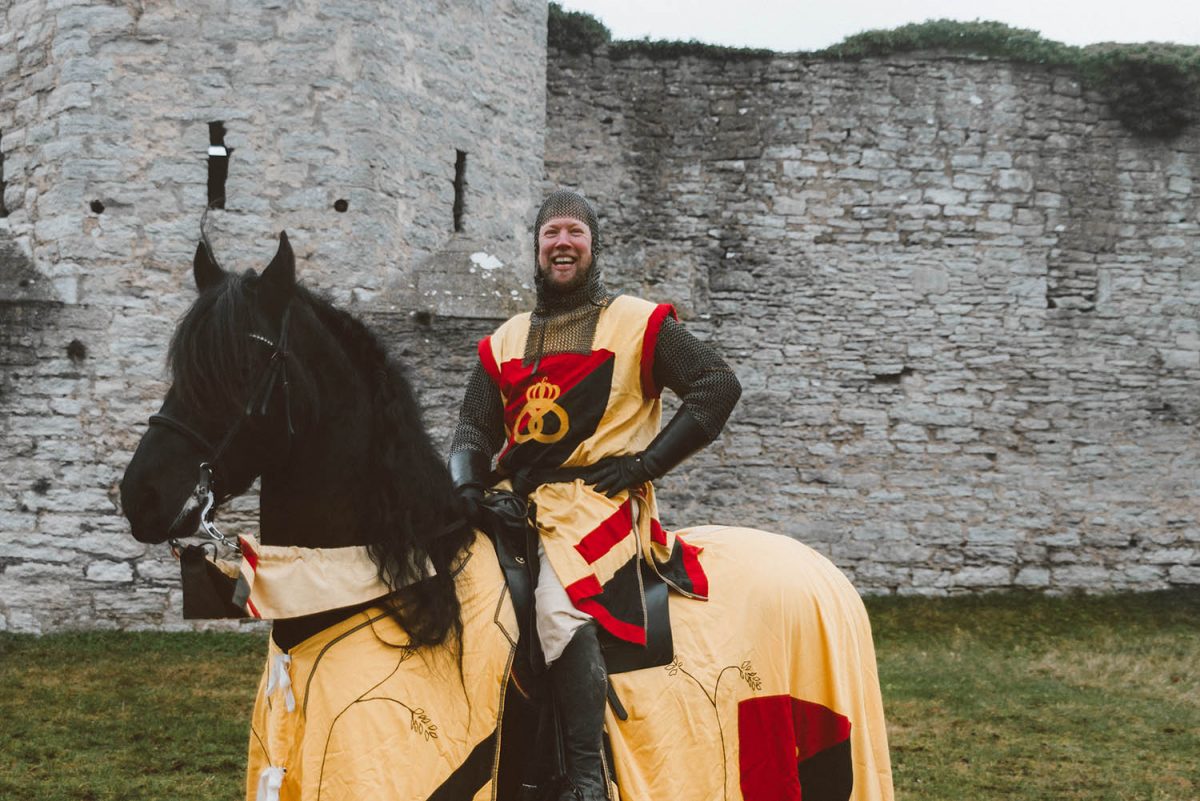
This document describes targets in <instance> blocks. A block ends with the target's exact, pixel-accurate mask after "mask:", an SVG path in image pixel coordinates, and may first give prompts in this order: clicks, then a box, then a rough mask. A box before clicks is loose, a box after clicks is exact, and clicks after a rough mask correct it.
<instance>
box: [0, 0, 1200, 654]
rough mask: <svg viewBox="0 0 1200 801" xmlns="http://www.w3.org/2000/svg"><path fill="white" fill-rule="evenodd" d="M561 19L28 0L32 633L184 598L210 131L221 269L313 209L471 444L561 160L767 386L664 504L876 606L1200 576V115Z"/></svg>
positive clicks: (444, 6) (1058, 80) (22, 574)
mask: <svg viewBox="0 0 1200 801" xmlns="http://www.w3.org/2000/svg"><path fill="white" fill-rule="evenodd" d="M545 18H546V10H545V6H544V5H543V4H542V3H540V2H535V0H510V2H501V0H494V2H490V1H488V0H481V1H480V2H478V3H473V4H463V3H454V4H450V3H439V2H433V0H430V1H429V2H423V3H418V2H408V3H401V4H395V3H386V4H384V3H366V4H363V3H341V2H332V3H323V4H311V3H307V2H301V0H296V2H280V1H276V2H267V3H248V2H241V0H225V1H224V2H202V3H190V4H183V3H155V4H135V3H119V2H113V3H98V2H69V1H68V2H49V0H13V2H10V3H8V4H7V5H6V6H4V8H3V10H0V155H2V157H3V161H2V162H0V169H2V172H0V181H2V182H3V185H4V190H3V196H4V203H3V206H2V207H0V459H3V465H4V469H3V472H2V474H0V630H9V631H48V630H53V629H57V628H65V627H114V626H119V627H136V626H163V627H176V626H181V625H184V624H182V623H181V621H180V620H179V617H178V614H179V611H178V610H179V599H178V590H177V586H178V583H177V578H176V566H175V564H174V562H173V560H172V559H171V558H170V556H169V555H168V554H167V552H166V549H165V547H152V548H147V547H145V546H142V545H140V544H138V543H136V542H134V541H133V540H132V538H131V537H130V536H129V534H128V531H127V526H126V524H125V522H124V520H123V518H121V517H120V515H119V510H118V509H117V482H118V480H119V478H120V474H121V471H122V470H123V468H124V465H125V463H126V462H127V460H128V458H129V456H130V454H131V452H132V449H133V447H134V445H135V444H136V441H137V438H138V436H139V435H140V433H141V431H142V430H143V429H142V426H143V421H144V420H145V418H146V417H147V416H148V415H149V414H150V413H151V412H153V411H154V409H155V408H156V406H157V403H158V400H159V399H160V398H161V396H162V393H163V391H164V389H165V378H166V376H165V371H164V369H163V354H164V351H165V346H166V342H167V339H168V338H169V335H170V331H171V329H172V327H173V325H174V322H175V320H176V318H177V317H178V315H179V314H180V313H181V312H182V311H183V309H184V308H185V307H186V306H187V304H188V302H189V300H190V298H191V294H192V290H191V286H190V270H189V269H188V265H189V263H190V258H191V253H192V250H193V249H194V247H195V241H196V232H197V225H198V218H199V213H200V210H201V209H202V208H203V207H204V206H205V204H206V202H207V181H208V163H207V158H208V156H207V153H206V151H207V148H208V146H209V144H210V139H209V137H210V123H214V122H218V121H219V122H222V123H224V127H225V130H226V134H225V138H224V141H225V144H226V146H227V147H229V148H232V155H231V157H230V162H229V176H228V180H227V184H226V195H227V198H226V201H227V202H226V208H225V209H224V210H216V211H214V212H212V213H211V214H210V217H209V222H210V226H211V229H212V238H213V240H214V243H215V245H216V248H217V252H218V256H219V257H220V258H222V259H223V260H224V261H225V262H226V266H227V267H230V268H233V269H245V268H247V267H261V266H262V265H263V264H265V263H266V261H267V260H268V259H269V257H270V255H271V253H272V252H273V250H274V246H275V243H274V237H275V235H276V234H277V232H278V230H279V229H280V228H287V230H288V232H289V235H290V236H291V238H292V241H293V244H294V246H295V247H296V249H297V253H298V256H299V258H300V271H301V278H302V279H303V280H305V281H306V282H308V283H309V284H310V285H315V286H316V287H318V288H319V289H321V290H323V291H325V292H327V293H329V294H330V295H332V296H333V297H334V298H335V299H336V300H338V301H339V302H341V303H343V304H346V305H348V306H350V307H351V308H352V309H354V310H356V311H357V312H358V313H360V314H362V315H363V316H364V317H365V318H366V319H367V320H368V322H370V323H371V324H372V325H373V326H375V327H376V329H377V330H378V331H379V332H380V333H381V335H382V336H383V337H384V338H385V340H386V341H387V342H389V343H391V344H392V346H393V348H394V350H395V353H396V355H397V356H399V357H400V358H401V359H402V360H404V362H405V363H406V364H407V365H408V367H409V370H410V374H411V375H412V377H413V380H414V383H415V384H416V385H417V388H418V391H419V395H420V398H421V400H422V403H423V405H424V407H425V412H426V418H427V421H428V422H429V424H430V425H431V426H432V428H433V431H434V434H435V436H436V438H437V441H438V442H440V443H441V444H442V445H443V446H445V445H447V444H448V442H449V436H450V432H451V427H452V424H453V420H454V417H455V414H456V410H457V405H458V401H459V397H460V394H461V390H462V385H463V382H464V380H465V375H466V371H467V369H468V367H469V364H470V361H471V358H472V353H473V351H472V347H471V345H472V343H473V341H474V340H476V339H477V338H478V337H479V336H481V335H482V334H484V333H486V332H487V331H489V330H490V329H491V328H492V327H493V326H494V325H495V324H496V322H497V320H498V319H499V318H502V317H503V316H504V315H506V314H507V313H509V312H511V311H513V310H515V309H517V308H523V307H525V306H526V304H527V301H528V286H526V284H527V283H528V277H529V276H528V272H529V269H530V267H529V264H530V256H529V253H528V243H527V235H526V234H525V232H524V231H525V227H526V225H527V224H528V219H529V217H530V216H531V211H532V209H533V208H534V207H535V206H536V202H537V197H538V193H539V191H540V189H541V188H542V187H541V186H539V181H538V177H539V176H541V175H543V164H544V169H545V177H546V184H547V185H557V184H567V185H573V186H579V187H582V188H584V189H585V191H587V192H588V194H590V195H591V196H592V197H593V198H595V199H596V201H597V203H598V205H599V208H600V211H601V216H602V219H603V221H604V225H605V236H606V239H607V240H608V241H609V243H610V249H609V252H608V253H607V254H606V256H605V264H606V270H607V274H608V275H609V277H610V278H611V279H612V280H613V282H614V283H615V284H617V285H618V286H619V287H621V288H623V289H626V290H629V291H632V292H636V293H638V294H641V295H643V296H645V297H650V298H654V299H659V300H669V301H672V302H674V303H676V304H677V306H678V308H679V310H680V312H681V314H682V316H683V317H684V319H685V320H686V321H687V323H688V325H689V326H690V327H691V328H692V330H694V331H696V332H697V334H699V335H700V336H702V337H705V338H709V339H711V340H712V341H714V342H715V343H716V344H717V345H718V346H719V347H720V349H721V350H722V351H723V352H724V353H725V355H726V356H727V357H728V358H729V360H730V361H731V362H732V363H733V364H734V365H735V367H736V369H737V370H738V372H739V375H740V376H741V378H742V381H743V384H744V386H745V388H746V392H745V395H744V397H743V401H742V403H741V405H740V407H739V408H738V409H737V410H736V411H735V413H734V418H733V420H732V421H731V423H730V425H729V428H728V429H727V431H726V433H725V434H724V436H723V437H722V439H721V440H720V441H719V442H718V443H717V444H716V445H714V446H713V447H711V448H709V449H708V450H706V451H705V452H703V453H702V454H700V455H699V456H697V457H696V458H695V459H694V460H693V461H692V462H691V463H690V464H689V465H688V466H687V467H686V468H685V469H682V470H680V471H679V472H678V473H677V474H676V475H672V476H670V477H668V478H667V479H666V480H665V481H664V482H662V493H661V498H662V506H663V516H664V520H665V522H666V523H667V524H668V525H672V526H676V527H678V526H682V525H689V524H695V523H703V522H736V523H743V524H750V525H756V526H758V527H761V528H767V529H771V530H777V531H781V532H784V533H787V534H790V535H792V536H796V537H799V538H801V539H803V540H805V541H807V542H809V543H811V544H813V545H814V546H816V547H817V548H819V549H820V550H822V551H824V552H825V553H828V554H829V555H831V556H832V557H833V558H834V560H835V561H836V562H837V563H838V564H840V565H841V566H842V567H844V568H846V569H847V571H848V572H849V573H850V574H851V575H852V577H853V578H854V579H855V580H856V582H857V583H858V585H859V587H860V588H862V589H863V590H864V591H867V592H888V591H901V592H926V593H944V592H959V591H968V590H975V589H988V588H1004V587H1014V586H1015V587H1031V588H1037V589H1045V590H1050V591H1062V590H1069V589H1076V588H1078V589H1087V590H1110V589H1155V588H1161V587H1166V586H1170V585H1181V584H1196V583H1200V557H1198V555H1197V551H1198V549H1200V520H1198V518H1200V512H1198V509H1197V501H1196V500H1195V499H1196V497H1197V495H1198V493H1197V490H1198V489H1200V487H1198V486H1197V475H1198V473H1197V462H1198V455H1200V442H1198V435H1197V432H1196V428H1195V425H1196V420H1197V419H1198V418H1200V399H1198V398H1200V394H1198V393H1197V389H1198V383H1200V322H1198V316H1197V311H1198V309H1197V306H1198V304H1200V266H1198V265H1197V263H1196V257H1195V254H1196V253H1197V252H1198V251H1197V245H1198V244H1200V242H1198V239H1200V236H1198V234H1200V219H1198V214H1200V208H1198V206H1197V202H1196V200H1195V197H1194V191H1193V186H1194V182H1195V181H1196V180H1197V172H1198V168H1200V133H1198V132H1197V130H1195V129H1189V130H1188V131H1186V132H1185V133H1184V134H1183V136H1181V137H1179V138H1177V139H1175V140H1174V141H1171V142H1156V141H1143V140H1138V139H1136V138H1134V137H1132V136H1131V135H1129V134H1128V133H1127V132H1125V131H1124V130H1123V129H1122V128H1121V127H1120V126H1119V125H1118V124H1117V123H1116V122H1115V120H1113V119H1112V118H1111V116H1110V115H1109V113H1108V111H1107V109H1106V108H1105V106H1104V105H1103V103H1102V102H1101V101H1099V100H1098V99H1097V98H1095V97H1093V96H1091V95H1090V94H1088V93H1086V92H1083V91H1081V89H1080V87H1079V86H1078V84H1077V83H1076V82H1075V81H1074V79H1073V78H1072V76H1071V75H1069V74H1067V73H1064V72H1057V71H1053V70H1047V69H1045V68H1039V67H1034V66H1024V65H1014V64H1008V63H1003V62H996V61H987V60H971V59H962V58H942V57H938V56H937V55H928V56H922V57H904V58H893V59H884V60H874V61H865V62H861V63H840V64H839V63H824V62H806V61H801V60H797V59H795V58H789V57H786V56H778V57H775V58H772V59H765V60H757V61H745V62H724V63H722V62H718V61H712V60H705V59H700V58H695V57H689V58H685V59H680V60H675V61H667V60H650V59H648V58H646V57H634V58H629V59H624V60H612V59H610V58H609V57H608V56H607V55H606V53H605V52H604V51H600V52H599V53H598V54H597V55H595V56H567V55H565V54H562V53H551V54H550V58H549V62H548V63H547V60H546V53H545V46H544V39H545ZM547 76H548V77H547ZM547 81H548V84H547V83H546V82H547ZM547 85H548V91H547V92H545V93H544V92H543V89H544V88H546V87H547ZM459 151H462V152H465V153H466V154H467V165H466V174H465V187H464V186H463V185H462V183H461V182H460V192H459V194H460V196H461V197H462V198H463V200H464V201H465V205H464V213H463V216H462V223H463V225H462V228H463V230H462V231H458V232H456V231H454V230H453V228H454V226H453V216H452V209H453V207H454V202H455V194H456V192H455V187H454V183H455V180H454V179H455V163H456V160H457V158H458V152H459ZM543 156H544V160H543ZM338 200H345V201H346V202H347V206H346V210H345V211H338V210H337V208H336V207H335V203H336V202H337V201H338ZM93 204H95V205H93ZM5 212H7V216H4V214H5ZM253 510H254V499H253V498H248V499H245V500H243V501H240V502H238V503H237V504H235V506H234V508H233V509H232V510H231V511H230V512H228V513H224V514H223V516H222V518H221V520H222V523H223V524H225V525H226V527H227V528H231V529H233V530H237V529H238V528H239V526H243V525H246V526H249V525H252V518H253Z"/></svg>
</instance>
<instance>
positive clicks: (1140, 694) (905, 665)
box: [0, 591, 1200, 801]
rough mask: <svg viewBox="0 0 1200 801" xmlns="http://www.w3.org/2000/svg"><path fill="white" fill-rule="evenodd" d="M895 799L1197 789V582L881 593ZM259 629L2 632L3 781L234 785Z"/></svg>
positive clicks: (1199, 792) (1168, 798) (257, 663)
mask: <svg viewBox="0 0 1200 801" xmlns="http://www.w3.org/2000/svg"><path fill="white" fill-rule="evenodd" d="M868 607H869V608H870V610H871V614H872V618H873V621H874V627H875V637H876V647H877V651H878V657H879V669H880V676H881V679H882V681H883V691H884V704H885V708H886V712H887V715H888V721H889V726H890V737H891V748H892V765H893V770H894V772H895V779H896V795H897V797H898V798H899V799H901V800H902V801H941V800H943V799H944V800H945V801H970V799H1039V801H1041V800H1042V799H1089V801H1091V800H1092V799H1096V800H1097V801H1105V800H1106V799H1112V800H1113V801H1124V800H1125V799H1147V800H1148V801H1195V800H1196V799H1198V798H1200V592H1197V591H1189V592H1174V593H1154V594H1148V595H1119V596H1106V597H1096V598H1092V597H1085V598H1078V597H1076V598H1040V597H1036V596H1026V595H988V596H982V597H968V598H953V599H919V598H877V599H872V600H870V601H869V602H868ZM264 648H265V645H264V641H263V638H262V637H261V636H258V635H246V634H215V633H208V634H151V633H138V634H122V633H95V634H62V635H54V636H47V637H41V638H34V637H27V636H19V635H0V688H2V689H0V799H6V800H9V799H11V800H12V801H25V799H30V800H31V801H32V800H33V799H37V801H59V800H60V799H72V800H78V799H87V800H88V801H92V800H95V801H101V800H104V801H108V800H109V799H112V800H115V799H180V800H181V801H182V800H183V799H204V801H210V800H212V799H235V798H240V797H241V793H242V782H243V776H242V769H243V764H244V758H245V750H246V733H247V721H248V719H249V712H250V705H251V700H252V695H253V693H254V690H255V688H256V685H257V681H258V674H259V670H260V668H261V660H262V656H263V652H264Z"/></svg>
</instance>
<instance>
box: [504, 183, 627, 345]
mask: <svg viewBox="0 0 1200 801" xmlns="http://www.w3.org/2000/svg"><path fill="white" fill-rule="evenodd" d="M555 217H569V218H570V219H572V220H579V221H580V222H581V223H583V224H584V225H586V226H587V227H588V230H589V231H590V232H591V234H592V263H591V265H590V266H589V267H588V272H587V280H586V281H585V282H584V283H583V285H582V286H579V287H576V288H575V289H572V290H569V291H567V292H558V291H556V290H555V289H554V288H553V287H550V286H548V285H547V284H546V280H545V276H543V275H542V270H541V268H539V267H538V263H537V254H538V245H539V242H538V232H539V231H541V228H542V226H543V225H544V224H545V223H546V221H547V220H552V219H554V218H555ZM532 233H533V283H534V286H535V287H536V288H537V305H536V306H535V307H534V309H533V314H532V315H531V317H530V321H529V323H530V325H529V338H528V339H527V340H526V342H525V354H524V359H523V361H524V362H525V363H526V364H537V363H538V362H539V361H541V358H542V356H544V355H546V354H550V353H591V351H592V338H593V336H594V335H595V333H596V321H597V320H599V319H600V310H601V309H603V308H604V307H605V306H607V305H608V304H609V303H610V302H611V301H612V299H613V294H612V293H611V292H609V291H608V287H606V286H605V285H604V281H603V279H602V278H601V276H600V253H601V251H602V250H603V249H604V248H603V245H602V241H603V240H602V238H601V235H600V221H599V220H598V219H597V218H596V212H595V211H594V210H593V209H592V204H590V203H588V201H587V198H585V197H583V195H580V194H578V193H577V192H572V191H570V190H569V189H560V190H558V191H555V192H551V193H550V195H549V196H548V197H547V198H546V200H545V201H544V202H543V203H542V207H541V208H540V209H539V210H538V213H537V217H536V218H535V219H534V222H533V232H532Z"/></svg>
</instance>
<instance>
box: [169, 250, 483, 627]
mask: <svg viewBox="0 0 1200 801" xmlns="http://www.w3.org/2000/svg"><path fill="white" fill-rule="evenodd" d="M257 284H258V276H256V275H255V274H254V273H253V272H247V273H246V274H243V275H235V274H227V275H226V277H225V279H224V280H223V281H221V283H220V284H218V285H217V286H214V287H212V288H210V289H208V290H207V291H205V292H203V293H202V294H201V295H200V297H199V298H198V299H197V300H196V302H195V303H194V304H193V306H192V308H191V309H189V311H188V313H187V314H186V315H185V316H184V319H183V320H182V321H181V323H180V325H179V327H178V329H176V332H175V335H174V337H173V338H172V340H171V347H170V350H169V355H168V359H169V364H170V366H171V372H172V376H173V379H174V385H173V389H174V391H175V393H176V395H177V398H178V400H179V401H180V403H181V404H182V405H183V407H184V408H185V409H186V410H188V413H189V415H191V416H193V417H195V418H196V419H206V418H207V420H208V422H209V423H210V424H213V423H218V424H221V425H228V424H229V423H230V422H231V421H232V420H234V419H235V418H236V416H237V415H239V414H241V412H242V406H243V404H244V403H245V402H246V399H247V395H248V393H249V392H251V390H252V388H253V387H252V385H253V383H254V381H255V380H256V378H257V376H258V375H260V374H261V371H262V370H263V369H264V367H265V365H266V362H267V359H268V358H269V357H270V354H271V351H272V349H271V348H270V347H269V346H267V345H266V344H264V343H263V342H261V341H259V340H257V339H255V338H253V337H251V336H249V335H250V334H251V333H257V334H260V335H263V336H266V337H267V338H269V339H271V340H272V341H273V340H274V337H275V332H274V331H273V330H270V329H269V327H268V323H267V322H266V318H265V315H264V314H263V313H262V312H261V311H260V310H259V307H258V304H257V297H256V289H257ZM291 309H292V314H291V318H292V320H291V327H292V328H291V331H290V332H289V338H290V340H291V345H290V347H289V350H290V351H291V355H290V356H289V357H288V358H289V361H288V375H289V380H290V382H291V385H292V386H291V398H292V401H291V403H292V417H293V423H294V425H295V428H296V430H297V436H300V437H302V436H304V433H303V432H304V431H305V430H306V429H310V427H311V426H314V425H316V424H317V423H318V422H319V420H320V415H321V405H320V403H319V399H320V397H321V392H320V391H319V387H320V381H321V378H322V370H321V365H320V364H312V363H311V361H310V355H306V353H305V352H304V348H303V346H302V343H303V342H304V341H305V340H309V341H312V338H313V337H328V338H332V340H334V341H335V343H336V345H337V346H338V349H339V350H340V351H341V352H342V353H344V354H345V358H346V360H347V361H348V362H349V364H351V365H352V366H353V369H354V370H355V372H357V374H358V375H360V376H362V377H363V379H364V383H365V385H366V386H367V387H368V388H369V392H370V393H371V396H370V398H369V409H370V419H369V421H367V423H366V425H368V426H369V431H370V437H369V440H368V441H369V442H371V446H370V447H369V448H367V452H366V453H361V454H343V455H342V458H347V457H351V458H352V459H353V460H355V461H357V462H358V463H360V464H362V465H363V466H364V470H363V471H362V472H363V473H364V475H366V476H368V477H369V478H368V479H367V481H366V482H364V485H363V486H362V487H361V497H360V498H359V499H358V502H357V503H356V504H355V507H356V509H357V510H359V520H358V524H359V525H358V529H359V530H361V531H365V532H368V537H367V542H366V544H367V546H368V549H369V550H370V553H371V555H372V557H373V559H374V561H375V563H376V565H378V567H379V574H380V577H381V578H382V579H383V580H384V581H385V582H387V584H388V585H389V586H391V587H393V588H395V587H406V588H407V589H405V590H403V591H401V592H399V593H396V594H395V595H394V596H393V602H392V604H391V612H392V613H393V615H395V616H396V617H397V620H398V622H399V623H400V624H401V625H402V626H403V627H404V628H405V630H406V631H407V632H408V633H409V635H410V637H411V638H412V640H413V642H415V643H421V644H428V643H437V642H442V641H443V640H444V639H445V638H446V636H447V634H449V633H451V632H455V633H457V632H458V631H459V630H460V628H461V621H460V608H459V603H458V598H457V596H456V594H455V590H454V582H453V573H454V571H455V570H456V569H457V567H458V564H457V563H458V558H459V554H460V553H461V552H462V551H463V549H464V548H465V546H466V545H467V543H468V542H469V541H470V539H471V537H472V533H471V530H470V528H469V527H468V526H467V525H466V524H465V523H460V524H458V525H455V524H454V521H456V520H458V519H459V512H458V506H457V500H456V496H455V494H454V492H453V488H452V485H451V482H450V477H449V473H448V471H447V469H446V467H445V464H444V463H443V461H442V458H441V456H440V455H439V454H438V452H437V451H436V449H435V448H434V446H433V443H432V441H431V440H430V438H429V435H428V434H427V433H426V431H425V428H424V425H423V423H422V420H421V411H420V407H419V405H418V404H417V401H416V398H415V396H414V394H413V392H412V388H411V386H410V385H409V382H408V381H407V379H406V378H405V376H404V375H403V373H402V370H401V368H400V366H399V365H398V364H397V363H396V362H395V361H394V360H392V359H391V358H390V357H389V356H388V353H387V351H386V349H385V348H384V346H383V345H382V343H380V341H379V339H378V338H377V337H376V336H375V335H374V334H373V333H372V332H371V331H370V330H369V329H368V328H367V327H366V326H365V325H364V324H363V323H362V322H361V321H359V320H358V319H356V318H355V317H353V316H352V315H351V314H349V313H348V312H345V311H343V310H341V309H338V308H336V307H335V306H333V305H332V304H331V303H330V302H329V301H328V300H326V299H324V298H321V297H319V296H317V295H315V294H313V293H312V292H310V291H308V290H307V289H306V288H304V287H303V286H299V285H297V286H296V287H295V294H294V297H293V298H292V300H291ZM342 389H343V388H341V387H338V388H335V389H334V390H333V391H339V390H342ZM346 391H348V390H346ZM347 544H349V543H347ZM426 557H428V559H427V558H426ZM430 562H431V563H432V566H433V574H432V575H430V570H429V563H430Z"/></svg>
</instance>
